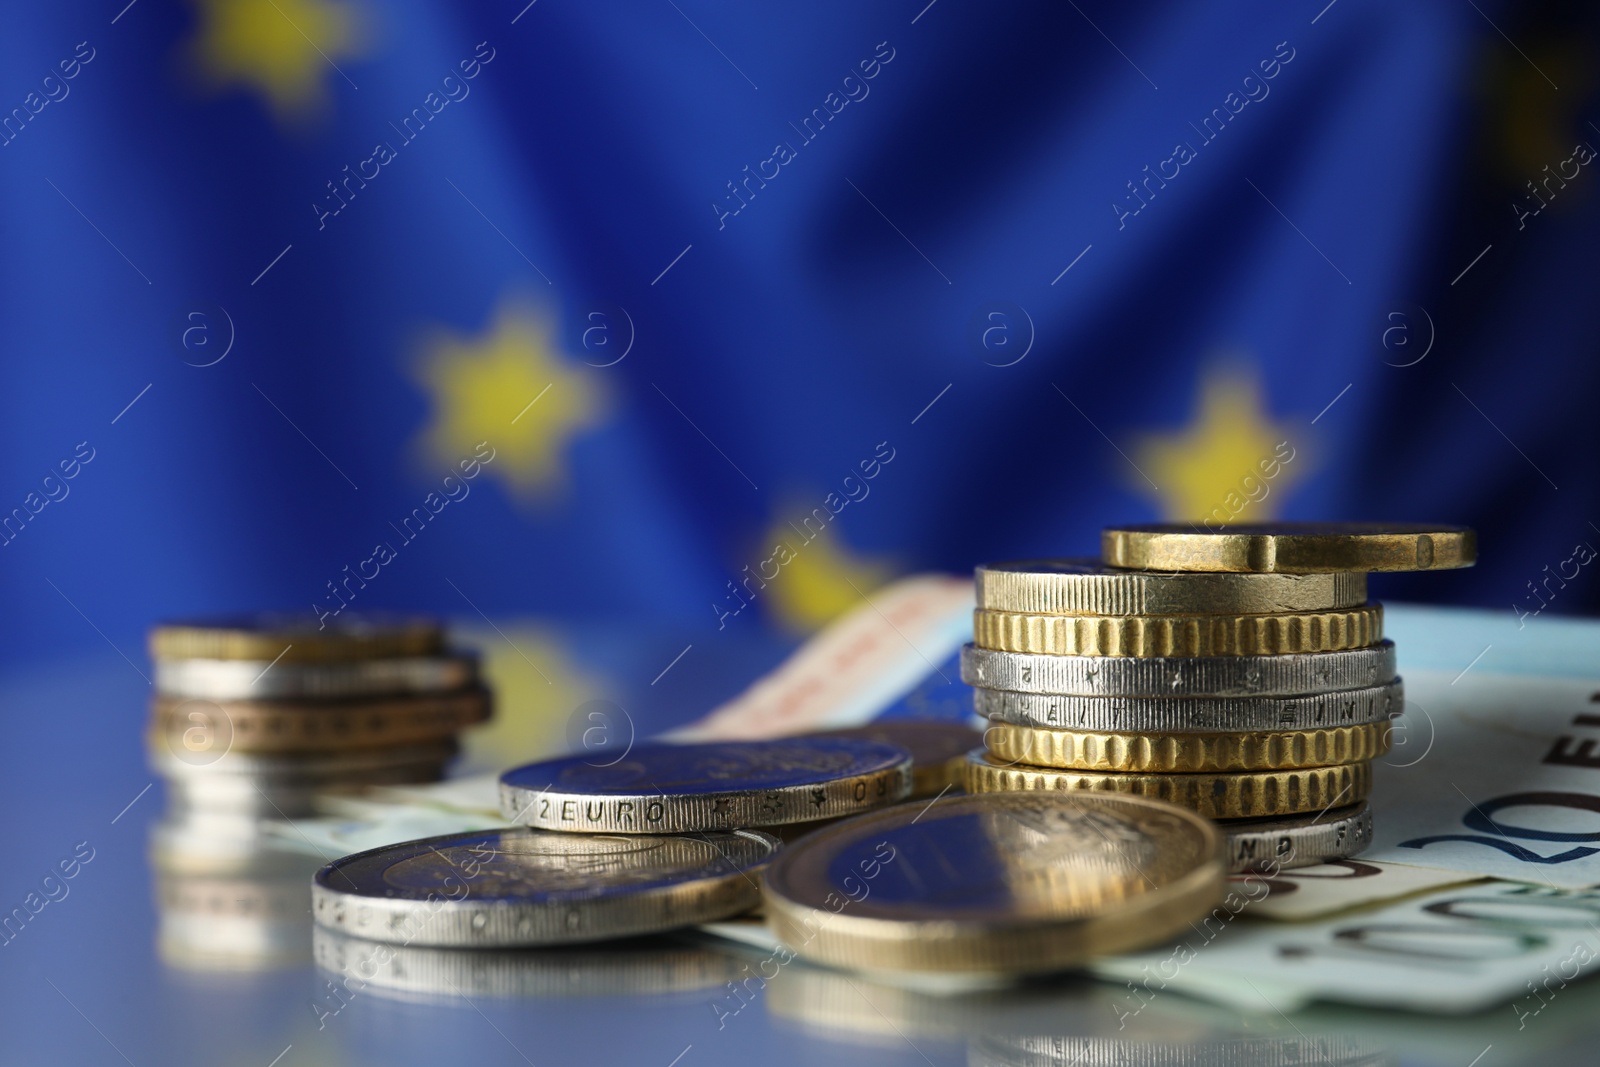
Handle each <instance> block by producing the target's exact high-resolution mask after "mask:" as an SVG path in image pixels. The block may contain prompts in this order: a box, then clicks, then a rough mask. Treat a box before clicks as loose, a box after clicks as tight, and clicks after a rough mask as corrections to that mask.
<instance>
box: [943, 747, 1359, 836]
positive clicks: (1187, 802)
mask: <svg viewBox="0 0 1600 1067" xmlns="http://www.w3.org/2000/svg"><path fill="white" fill-rule="evenodd" d="M1371 788H1372V765H1371V764H1370V763H1345V764H1340V765H1339V766H1336V767H1309V768H1303V769H1299V770H1290V771H1251V772H1243V771H1240V772H1230V773H1226V774H1148V773H1144V774H1134V773H1128V772H1115V771H1066V770H1057V769H1055V768H1050V767H1032V766H1028V765H1026V764H1021V763H1006V762H1004V761H1002V760H998V759H995V758H994V757H993V756H991V755H988V754H987V753H985V752H984V751H982V750H981V749H980V750H978V751H975V752H972V753H969V754H968V756H967V791H968V792H971V793H1004V792H1034V791H1051V790H1063V791H1077V790H1086V791H1091V792H1097V793H1121V794H1132V795H1134V796H1142V797H1151V798H1153V799H1156V800H1164V801H1167V802H1168V803H1171V804H1177V805H1179V806H1180V807H1185V808H1189V809H1191V810H1193V811H1197V812H1199V813H1200V814H1202V815H1207V816H1210V817H1211V818H1213V819H1253V818H1265V817H1267V816H1279V815H1299V814H1302V813H1304V812H1314V811H1321V810H1323V809H1324V808H1335V807H1344V806H1346V805H1349V804H1355V803H1357V802H1359V801H1363V800H1365V799H1367V794H1368V792H1369V791H1370V790H1371Z"/></svg>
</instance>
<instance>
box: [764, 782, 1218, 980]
mask: <svg viewBox="0 0 1600 1067" xmlns="http://www.w3.org/2000/svg"><path fill="white" fill-rule="evenodd" d="M1222 879H1223V864H1222V858H1221V839H1220V836H1219V835H1218V833H1217V830H1216V828H1215V827H1214V826H1213V825H1212V824H1211V823H1209V822H1208V821H1206V820H1205V819H1201V818H1198V817H1196V816H1195V815H1194V814H1193V813H1192V812H1187V811H1183V810H1182V809H1179V808H1175V807H1173V806H1172V805H1169V804H1161V803H1158V802H1153V801H1148V800H1145V799H1143V798H1139V797H1125V796H1093V795H1088V794H1071V795H1067V794H1016V793H1012V794H991V795H987V796H951V797H946V798H945V799H943V800H938V801H934V802H933V803H930V804H926V805H923V804H906V805H902V806H900V807H897V808H892V809H890V810H888V811H882V812H876V813H874V814H871V815H865V816H862V817H860V818H856V819H850V820H849V821H847V822H843V823H840V824H839V825H838V826H835V827H832V828H831V829H828V830H823V831H820V832H818V833H816V834H813V835H811V836H809V837H807V838H804V839H803V840H801V841H799V842H797V843H796V844H794V845H791V846H789V848H787V849H786V850H785V851H784V852H783V853H782V854H781V855H780V856H779V857H778V859H777V860H775V861H774V862H773V864H772V866H771V867H770V868H769V869H768V870H767V876H766V880H765V886H764V890H763V900H764V902H765V906H766V912H767V921H768V924H769V925H770V926H771V928H772V932H773V934H774V935H775V936H776V937H777V938H778V940H780V941H782V942H783V943H784V944H786V945H788V946H789V947H791V948H792V949H794V950H795V951H796V952H797V953H799V954H800V955H802V956H807V957H810V958H814V959H817V960H821V961H823V962H825V963H829V964H833V965H835V966H841V967H850V968H858V969H870V970H894V971H947V972H948V971H961V972H976V973H1017V974H1024V973H1035V972H1043V971H1053V970H1060V969H1062V968H1065V967H1070V966H1073V965H1075V964H1078V963H1081V962H1082V961H1084V960H1085V959H1088V958H1091V957H1094V956H1098V955H1102V954H1106V953H1114V952H1122V951H1127V950H1130V949H1136V948H1139V947H1141V946H1143V945H1147V944H1153V943H1157V942H1160V941H1164V940H1166V939H1167V938H1169V937H1171V936H1172V935H1174V934H1176V933H1178V932H1179V931H1181V930H1184V929H1187V928H1188V925H1189V923H1190V922H1192V921H1193V920H1195V919H1197V918H1199V917H1200V916H1201V915H1203V914H1205V912H1206V911H1207V909H1209V908H1211V907H1212V906H1213V905H1215V904H1216V902H1217V901H1218V900H1220V899H1221V898H1222V895H1223V884H1222Z"/></svg>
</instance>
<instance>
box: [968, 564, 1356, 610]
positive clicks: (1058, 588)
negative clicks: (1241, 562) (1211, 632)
mask: <svg viewBox="0 0 1600 1067" xmlns="http://www.w3.org/2000/svg"><path fill="white" fill-rule="evenodd" d="M976 577H977V593H978V607H980V608H988V609H990V610H992V611H1012V612H1021V613H1023V614H1028V615H1205V614H1220V615H1267V614H1273V613H1277V612H1285V611H1336V610H1338V609H1340V608H1357V607H1360V606H1361V605H1363V604H1365V603H1366V602H1367V576H1366V575H1365V574H1360V573H1352V572H1343V573H1334V574H1230V575H1216V574H1161V573H1153V572H1147V571H1127V570H1118V569H1117V568H1115V567H1108V566H1106V565H1105V564H1104V563H1101V562H1100V561H1099V560H1097V559H1036V560H1021V561H1018V562H1015V563H986V564H984V565H983V566H981V567H979V568H978V569H977V572H976Z"/></svg>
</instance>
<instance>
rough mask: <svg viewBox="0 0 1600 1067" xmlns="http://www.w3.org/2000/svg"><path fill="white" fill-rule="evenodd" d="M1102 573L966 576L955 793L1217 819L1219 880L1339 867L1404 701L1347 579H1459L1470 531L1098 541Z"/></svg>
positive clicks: (1157, 535)
mask: <svg viewBox="0 0 1600 1067" xmlns="http://www.w3.org/2000/svg"><path fill="white" fill-rule="evenodd" d="M1102 554H1103V557H1104V559H1103V561H1102V560H1061V561H1034V562H1024V563H1006V564H993V565H988V566H982V567H979V568H978V569H977V600H978V607H977V610H976V612H975V613H974V643H973V644H971V645H969V646H967V647H966V648H965V649H964V650H963V653H962V664H961V666H962V677H963V679H964V680H965V681H967V682H968V683H969V684H971V685H973V686H974V687H976V688H977V690H978V692H977V698H976V699H977V710H978V712H979V714H980V715H983V716H985V717H987V718H988V719H989V720H990V728H989V730H988V731H987V732H986V734H985V743H986V746H987V752H975V753H973V754H972V755H971V756H970V757H969V760H968V767H967V772H968V774H967V785H968V789H969V790H970V791H972V792H992V791H1011V790H1039V789H1067V790H1097V791H1102V792H1118V793H1134V794H1140V795H1143V796H1147V797H1155V798H1159V799H1163V800H1168V801H1171V802H1173V803H1176V804H1179V805H1182V806H1184V807H1188V808H1192V809H1194V810H1196V811H1198V812H1201V813H1202V814H1205V815H1208V816H1210V817H1211V818H1213V819H1216V820H1218V821H1219V822H1220V823H1221V824H1222V828H1223V830H1224V831H1225V833H1226V834H1227V837H1228V850H1229V863H1230V866H1231V868H1232V869H1233V870H1236V871H1238V870H1245V869H1251V868H1260V867H1277V868H1283V867H1292V866H1304V865H1307V864H1313V863H1319V862H1323V861H1326V860H1328V859H1333V858H1341V857H1345V856H1349V855H1353V854H1355V853H1357V852H1359V851H1361V850H1362V849H1363V848H1365V847H1366V846H1367V845H1368V844H1369V843H1370V841H1371V839H1372V819H1371V815H1370V813H1369V812H1368V810H1367V807H1366V798H1367V795H1368V792H1369V790H1370V787H1371V781H1372V760H1373V759H1374V758H1375V757H1379V756H1382V755H1383V754H1384V753H1385V752H1387V751H1388V749H1389V746H1390V720H1391V718H1392V717H1394V716H1397V715H1399V714H1400V711H1401V709H1402V706H1403V703H1404V700H1403V691H1402V688H1401V682H1400V679H1399V678H1398V677H1397V676H1396V675H1395V656H1394V646H1393V644H1392V643H1391V642H1388V641H1384V640H1383V616H1382V608H1381V607H1380V606H1379V605H1377V604H1369V603H1368V602H1367V575H1366V572H1367V571H1379V570H1432V569H1443V568H1447V567H1461V566H1470V565H1471V564H1472V563H1473V562H1474V561H1475V559H1476V543H1475V538H1474V537H1473V534H1472V531H1470V530H1465V529H1461V528H1451V527H1398V526H1357V525H1327V524H1323V525H1315V526H1311V525H1305V526H1300V525H1295V524H1278V525H1273V526H1264V527H1231V528H1229V529H1227V530H1223V531H1220V532H1217V533H1206V532H1196V531H1195V530H1193V529H1192V528H1189V527H1179V526H1148V527H1122V528H1112V529H1108V530H1106V531H1105V533H1104V535H1103V540H1102Z"/></svg>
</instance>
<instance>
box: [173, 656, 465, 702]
mask: <svg viewBox="0 0 1600 1067" xmlns="http://www.w3.org/2000/svg"><path fill="white" fill-rule="evenodd" d="M154 666H155V685H156V692H158V693H160V694H161V695H162V696H169V697H185V698H190V699H198V700H336V699H343V698H349V697H380V696H399V695H402V694H409V693H441V692H445V691H448V690H452V689H462V688H465V687H467V686H470V685H476V684H477V681H478V657H477V656H476V655H475V654H472V653H465V652H458V653H455V654H452V655H449V656H397V657H393V658H389V659H366V660H343V661H332V662H321V661H316V660H308V661H303V662H293V661H285V662H282V663H272V662H270V661H266V660H253V659H158V660H156V661H155V662H154Z"/></svg>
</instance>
